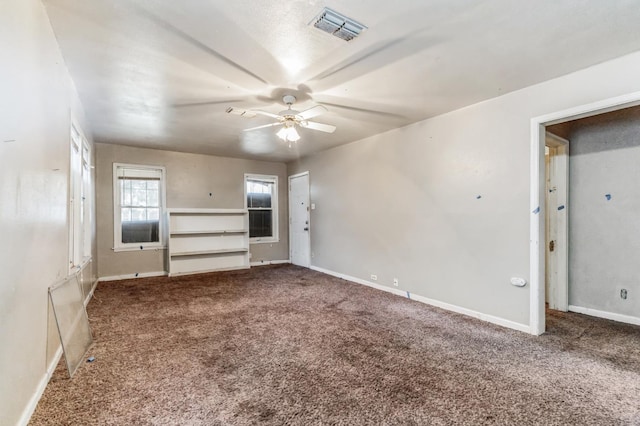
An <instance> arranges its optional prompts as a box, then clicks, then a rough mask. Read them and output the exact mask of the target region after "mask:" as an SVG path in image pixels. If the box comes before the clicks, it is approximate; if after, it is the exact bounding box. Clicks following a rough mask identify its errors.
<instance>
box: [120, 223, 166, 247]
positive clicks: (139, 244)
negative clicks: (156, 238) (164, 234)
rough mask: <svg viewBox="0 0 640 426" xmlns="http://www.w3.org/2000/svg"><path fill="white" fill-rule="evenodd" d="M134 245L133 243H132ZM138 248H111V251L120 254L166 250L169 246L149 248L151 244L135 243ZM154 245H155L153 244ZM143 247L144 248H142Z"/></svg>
mask: <svg viewBox="0 0 640 426" xmlns="http://www.w3.org/2000/svg"><path fill="white" fill-rule="evenodd" d="M161 222H162V221H161ZM131 244H133V243H131ZM135 244H137V245H136V247H111V250H113V251H114V252H116V253H118V252H121V251H145V250H166V249H167V246H148V245H145V244H150V243H135ZM151 244H154V243H151ZM140 247H142V248H140Z"/></svg>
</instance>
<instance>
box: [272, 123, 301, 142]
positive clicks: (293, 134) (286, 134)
mask: <svg viewBox="0 0 640 426" xmlns="http://www.w3.org/2000/svg"><path fill="white" fill-rule="evenodd" d="M276 136H278V137H279V138H280V139H282V140H283V141H285V142H297V141H299V140H300V135H299V134H298V132H297V131H296V128H295V127H294V126H286V125H285V126H284V127H283V128H282V129H280V130H279V131H278V133H276Z"/></svg>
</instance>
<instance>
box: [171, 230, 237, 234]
mask: <svg viewBox="0 0 640 426" xmlns="http://www.w3.org/2000/svg"><path fill="white" fill-rule="evenodd" d="M247 232H249V230H248V229H226V230H221V231H211V230H199V231H171V235H207V234H209V235H215V234H245V233H247Z"/></svg>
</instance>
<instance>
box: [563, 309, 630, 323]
mask: <svg viewBox="0 0 640 426" xmlns="http://www.w3.org/2000/svg"><path fill="white" fill-rule="evenodd" d="M569 311H571V312H575V313H578V314H584V315H590V316H592V317H598V318H605V319H608V320H613V321H618V322H624V323H627V324H634V325H640V318H639V317H632V316H631V315H624V314H616V313H614V312H607V311H599V310H597V309H591V308H583V307H582V306H575V305H569Z"/></svg>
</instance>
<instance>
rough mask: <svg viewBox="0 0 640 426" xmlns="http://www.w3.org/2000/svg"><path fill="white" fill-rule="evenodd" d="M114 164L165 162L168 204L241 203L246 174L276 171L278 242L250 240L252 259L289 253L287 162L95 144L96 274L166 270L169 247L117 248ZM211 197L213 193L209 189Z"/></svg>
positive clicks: (233, 205)
mask: <svg viewBox="0 0 640 426" xmlns="http://www.w3.org/2000/svg"><path fill="white" fill-rule="evenodd" d="M113 163H131V164H146V165H156V166H164V167H165V168H166V172H167V175H166V187H167V188H166V192H167V208H243V207H244V174H245V173H255V174H265V175H276V176H278V194H279V199H278V201H279V231H280V241H279V242H277V243H262V244H252V245H251V261H252V262H258V261H261V260H264V261H269V260H286V259H288V258H289V236H288V235H289V234H288V232H289V230H288V225H287V211H288V207H287V176H286V166H285V164H284V163H273V162H267V161H254V160H241V159H236V158H224V157H214V156H211V155H200V154H186V153H182V152H172V151H161V150H155V149H143V148H132V147H127V146H122V145H112V144H96V185H97V200H96V202H97V209H98V217H97V223H98V275H99V276H100V277H113V276H120V275H129V274H136V273H150V272H161V271H166V268H167V266H166V259H165V250H145V251H121V252H114V251H113V250H112V247H113V176H112V175H113ZM210 193H211V194H212V196H209V194H210Z"/></svg>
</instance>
